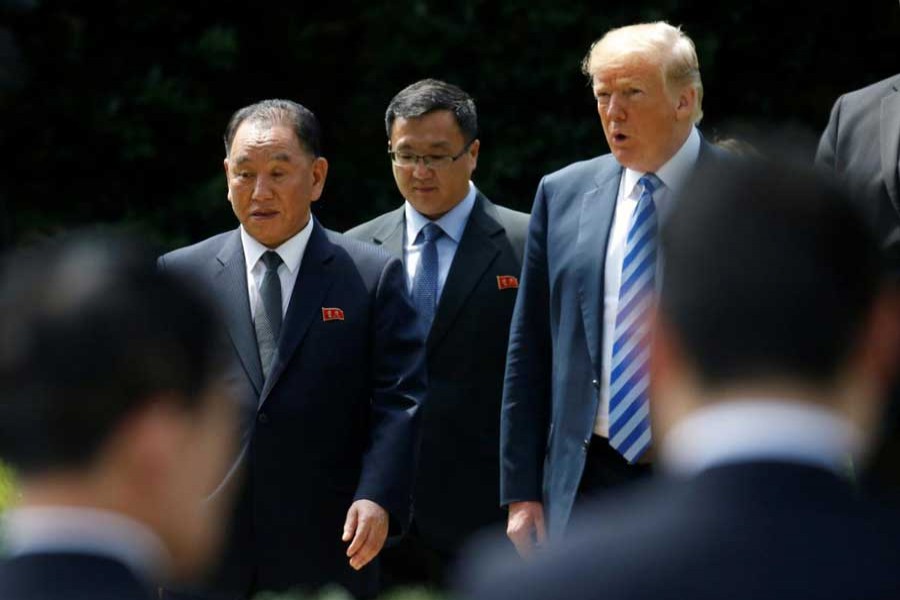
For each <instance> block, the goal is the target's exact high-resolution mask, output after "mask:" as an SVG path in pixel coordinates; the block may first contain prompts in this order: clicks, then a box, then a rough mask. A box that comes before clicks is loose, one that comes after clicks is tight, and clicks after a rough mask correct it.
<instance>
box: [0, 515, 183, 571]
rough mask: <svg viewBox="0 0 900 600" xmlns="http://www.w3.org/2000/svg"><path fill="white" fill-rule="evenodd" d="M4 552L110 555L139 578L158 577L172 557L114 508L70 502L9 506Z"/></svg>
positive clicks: (156, 539) (144, 528) (159, 542)
mask: <svg viewBox="0 0 900 600" xmlns="http://www.w3.org/2000/svg"><path fill="white" fill-rule="evenodd" d="M0 527H2V531H3V546H4V547H5V550H6V551H7V553H8V555H9V556H21V555H25V554H37V553H51V552H52V553H60V552H63V553H78V554H90V555H93V556H101V557H105V558H111V559H113V560H116V561H119V562H121V563H123V564H124V565H126V566H127V567H128V568H129V569H131V571H132V572H133V573H134V574H135V575H136V576H137V577H139V578H141V579H144V580H146V581H162V580H163V579H164V578H165V576H166V574H167V573H168V571H169V568H170V564H171V557H170V555H169V552H168V550H167V549H166V547H165V546H164V545H163V542H162V540H161V539H160V538H159V536H157V535H156V534H155V533H154V532H153V531H152V530H151V529H150V528H149V527H147V526H145V525H143V524H141V523H138V522H137V521H135V520H133V519H130V518H128V517H126V516H124V515H121V514H119V513H115V512H110V511H105V510H98V509H93V508H81V507H78V508H76V507H69V506H41V507H24V508H14V509H10V510H8V511H7V512H6V513H5V514H4V515H3V520H2V525H0Z"/></svg>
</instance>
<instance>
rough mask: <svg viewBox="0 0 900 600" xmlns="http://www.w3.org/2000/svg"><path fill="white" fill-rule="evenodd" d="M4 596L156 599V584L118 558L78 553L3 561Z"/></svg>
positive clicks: (0, 591) (0, 585)
mask: <svg viewBox="0 0 900 600" xmlns="http://www.w3.org/2000/svg"><path fill="white" fill-rule="evenodd" d="M0 598H2V599H3V600H153V599H155V598H156V587H155V586H153V585H151V584H148V583H147V582H144V581H141V580H140V579H138V577H137V576H136V575H135V574H134V573H133V572H132V571H131V570H130V569H129V568H128V567H126V566H125V565H124V564H122V563H120V562H117V561H115V560H112V559H109V558H104V557H99V556H93V555H87V554H75V553H47V554H26V555H23V556H18V557H15V558H11V559H7V560H3V561H0Z"/></svg>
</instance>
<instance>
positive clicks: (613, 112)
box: [606, 94, 626, 121]
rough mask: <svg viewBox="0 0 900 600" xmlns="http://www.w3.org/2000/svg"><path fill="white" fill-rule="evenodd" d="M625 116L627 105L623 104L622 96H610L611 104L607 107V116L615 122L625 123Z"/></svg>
mask: <svg viewBox="0 0 900 600" xmlns="http://www.w3.org/2000/svg"><path fill="white" fill-rule="evenodd" d="M625 115H626V112H625V104H624V103H623V102H622V98H621V96H619V95H618V94H612V95H610V97H609V104H607V106H606V116H607V117H608V118H609V119H611V120H613V121H624V120H625Z"/></svg>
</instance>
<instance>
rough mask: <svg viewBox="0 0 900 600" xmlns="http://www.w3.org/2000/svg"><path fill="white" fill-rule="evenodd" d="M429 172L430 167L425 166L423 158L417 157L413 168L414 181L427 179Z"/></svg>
mask: <svg viewBox="0 0 900 600" xmlns="http://www.w3.org/2000/svg"><path fill="white" fill-rule="evenodd" d="M431 172H432V171H431V167H428V166H426V165H425V158H424V157H422V156H417V157H416V164H415V165H414V166H413V177H415V178H416V179H427V178H428V177H429V176H430V175H431Z"/></svg>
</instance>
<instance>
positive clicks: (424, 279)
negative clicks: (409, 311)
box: [413, 223, 444, 327]
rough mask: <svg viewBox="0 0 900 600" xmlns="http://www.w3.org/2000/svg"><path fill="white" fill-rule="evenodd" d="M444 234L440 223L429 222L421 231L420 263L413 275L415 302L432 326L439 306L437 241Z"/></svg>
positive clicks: (425, 319)
mask: <svg viewBox="0 0 900 600" xmlns="http://www.w3.org/2000/svg"><path fill="white" fill-rule="evenodd" d="M442 235H444V230H443V229H441V227H440V226H439V225H435V224H434V223H428V224H427V225H425V227H423V228H422V231H420V232H419V235H418V239H423V238H424V242H423V243H422V247H421V249H420V251H419V264H418V265H416V274H415V275H414V276H413V302H415V305H416V309H417V310H418V311H419V316H420V317H422V320H423V321H425V323H426V324H427V325H428V326H429V327H430V326H431V321H432V320H434V311H435V308H436V306H437V290H438V252H437V241H438V239H440V237H441V236H442Z"/></svg>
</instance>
